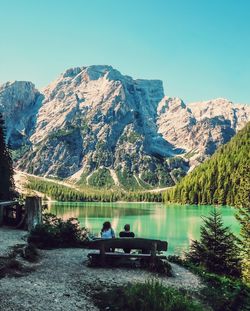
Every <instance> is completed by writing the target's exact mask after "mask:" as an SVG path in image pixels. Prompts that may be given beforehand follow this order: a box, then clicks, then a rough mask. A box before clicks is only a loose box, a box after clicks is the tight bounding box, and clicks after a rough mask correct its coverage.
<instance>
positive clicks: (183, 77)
mask: <svg viewBox="0 0 250 311" xmlns="http://www.w3.org/2000/svg"><path fill="white" fill-rule="evenodd" d="M92 64H108V65H112V66H113V67H115V68H116V69H118V70H119V71H121V72H122V73H123V74H128V75H131V76H133V77H134V78H146V79H161V80H163V82H164V89H165V94H166V95H169V96H179V97H181V98H183V99H184V100H185V101H186V102H190V101H197V100H206V99H211V98H215V97H226V98H228V99H230V100H232V101H235V102H242V103H250V96H249V95H250V92H249V90H250V1H248V0H237V1H236V0H171V1H170V0H0V83H3V82H6V81H9V80H11V81H12V80H29V81H32V82H34V83H35V85H36V86H37V87H38V88H41V87H44V86H46V85H47V84H49V83H50V82H51V81H52V80H54V79H55V78H56V77H57V76H58V75H59V74H60V73H61V72H63V71H65V70H66V69H68V68H70V67H73V66H84V65H92Z"/></svg>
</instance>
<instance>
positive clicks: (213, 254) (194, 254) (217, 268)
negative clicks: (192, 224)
mask: <svg viewBox="0 0 250 311" xmlns="http://www.w3.org/2000/svg"><path fill="white" fill-rule="evenodd" d="M203 221H204V225H203V226H201V239H200V241H197V240H196V241H193V243H192V245H191V247H190V252H189V253H188V254H187V259H189V260H190V261H191V262H192V263H194V264H197V265H201V266H203V267H204V268H206V269H207V270H208V271H210V272H215V273H219V274H225V275H232V276H239V275H240V258H239V255H238V254H239V248H238V246H237V239H236V237H235V236H234V235H233V234H232V233H231V231H230V229H229V227H224V226H223V221H222V217H221V214H220V213H219V212H218V211H216V210H214V211H213V212H211V213H210V216H209V217H204V218H203Z"/></svg>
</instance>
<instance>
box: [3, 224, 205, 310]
mask: <svg viewBox="0 0 250 311" xmlns="http://www.w3.org/2000/svg"><path fill="white" fill-rule="evenodd" d="M25 234H26V232H24V231H20V230H10V229H2V228H0V245H1V246H0V252H1V253H2V254H3V253H6V250H7V248H8V247H10V246H13V245H15V244H22V243H24V240H23V239H22V237H23V236H25ZM88 252H89V251H88V250H86V249H77V248H73V249H69V248H68V249H54V250H41V251H40V260H39V262H38V263H36V264H30V265H31V266H32V267H33V268H34V271H32V272H30V273H29V274H28V275H26V276H23V277H19V278H13V277H4V278H2V279H0V310H4V311H10V310H11V311H17V310H18V311H42V310H43V311H44V310H46V311H47V310H48V311H49V310H53V311H57V310H58V311H59V310H70V311H71V310H72V311H74V310H84V311H85V310H93V311H95V310H98V309H97V307H96V306H95V305H94V304H93V302H92V300H91V295H90V294H91V292H92V291H93V290H98V289H101V288H102V287H104V288H106V286H110V285H113V284H114V285H115V284H116V285H120V284H126V283H127V282H144V281H145V280H147V279H150V278H156V277H157V278H159V279H160V280H161V281H162V283H163V284H165V285H168V286H174V287H178V288H185V289H191V290H198V289H200V288H201V287H202V284H201V282H200V280H199V278H198V277H197V276H195V275H193V274H192V273H191V272H189V271H187V270H186V269H184V268H182V267H180V266H178V265H175V264H172V268H173V271H174V274H175V276H174V277H158V276H157V275H155V274H152V273H150V272H148V271H144V270H141V269H128V268H112V269H111V268H105V269H104V268H90V267H88V265H87V264H88V260H87V254H88Z"/></svg>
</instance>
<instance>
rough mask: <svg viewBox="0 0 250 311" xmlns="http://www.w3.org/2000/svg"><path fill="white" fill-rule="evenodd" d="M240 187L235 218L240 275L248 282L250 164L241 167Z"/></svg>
mask: <svg viewBox="0 0 250 311" xmlns="http://www.w3.org/2000/svg"><path fill="white" fill-rule="evenodd" d="M241 171H244V172H245V174H244V175H242V174H241V172H240V174H239V175H240V176H241V178H240V187H239V191H238V193H237V195H236V207H237V209H238V213H237V215H236V218H237V219H238V220H239V222H240V224H241V231H240V235H241V264H242V276H243V279H244V280H245V282H246V283H249V284H250V164H249V163H248V164H247V165H246V166H244V167H242V168H241Z"/></svg>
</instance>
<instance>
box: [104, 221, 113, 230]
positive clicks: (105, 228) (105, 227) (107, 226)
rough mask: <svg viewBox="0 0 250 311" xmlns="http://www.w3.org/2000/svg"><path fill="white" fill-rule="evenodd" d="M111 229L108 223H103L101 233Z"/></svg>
mask: <svg viewBox="0 0 250 311" xmlns="http://www.w3.org/2000/svg"><path fill="white" fill-rule="evenodd" d="M110 228H111V223H110V221H105V222H104V223H103V225H102V231H108V230H109V229H110Z"/></svg>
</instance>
